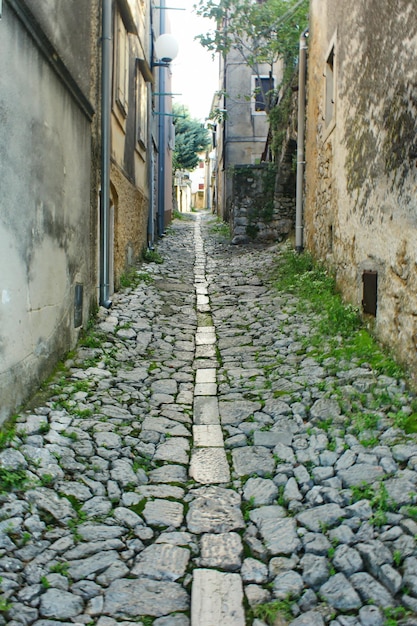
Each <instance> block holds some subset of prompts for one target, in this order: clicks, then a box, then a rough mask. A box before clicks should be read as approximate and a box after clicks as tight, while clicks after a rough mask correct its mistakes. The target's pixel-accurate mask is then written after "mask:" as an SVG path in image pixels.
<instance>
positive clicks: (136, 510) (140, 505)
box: [130, 498, 146, 515]
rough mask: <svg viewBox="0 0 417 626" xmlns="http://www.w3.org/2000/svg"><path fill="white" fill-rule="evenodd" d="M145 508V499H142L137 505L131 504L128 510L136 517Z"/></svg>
mask: <svg viewBox="0 0 417 626" xmlns="http://www.w3.org/2000/svg"><path fill="white" fill-rule="evenodd" d="M145 506H146V498H142V500H141V501H140V502H138V503H137V504H132V505H131V506H130V510H131V511H133V512H134V513H136V515H142V513H143V510H144V508H145Z"/></svg>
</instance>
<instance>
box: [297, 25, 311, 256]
mask: <svg viewBox="0 0 417 626" xmlns="http://www.w3.org/2000/svg"><path fill="white" fill-rule="evenodd" d="M307 35H308V28H307V29H306V30H305V31H304V32H303V33H302V35H301V37H300V56H299V63H298V130H297V185H296V205H295V249H296V251H297V252H302V251H303V183H304V166H305V157H304V134H305V108H306V60H307Z"/></svg>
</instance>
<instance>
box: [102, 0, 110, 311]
mask: <svg viewBox="0 0 417 626" xmlns="http://www.w3.org/2000/svg"><path fill="white" fill-rule="evenodd" d="M111 18H112V0H103V3H102V27H101V28H102V31H101V55H102V56H101V198H100V305H101V306H104V307H105V308H106V309H108V308H110V307H111V305H112V302H111V300H110V298H109V283H110V280H109V266H110V259H109V221H110V215H109V209H110V114H111V21H112V19H111Z"/></svg>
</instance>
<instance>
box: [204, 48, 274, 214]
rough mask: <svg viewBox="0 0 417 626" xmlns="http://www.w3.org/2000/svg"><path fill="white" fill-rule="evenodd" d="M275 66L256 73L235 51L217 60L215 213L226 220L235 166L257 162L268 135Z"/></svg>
mask: <svg viewBox="0 0 417 626" xmlns="http://www.w3.org/2000/svg"><path fill="white" fill-rule="evenodd" d="M277 72H278V67H275V66H274V68H273V72H271V66H270V65H267V64H265V65H260V66H259V67H258V71H257V72H256V73H255V71H254V70H253V69H252V68H251V67H250V66H249V65H248V64H247V62H246V60H245V59H244V57H243V56H242V54H241V52H239V50H238V49H232V50H230V52H228V53H227V54H224V55H223V56H222V57H221V59H220V81H219V95H218V96H217V98H216V99H215V101H214V103H213V110H214V111H215V112H216V114H217V123H216V153H217V165H216V188H215V192H214V196H215V201H216V207H217V213H218V215H219V217H222V218H223V219H224V220H225V221H228V220H229V218H230V208H231V202H232V198H233V176H232V173H231V169H230V168H233V167H234V166H236V165H250V164H252V165H256V164H258V163H260V161H261V158H262V154H263V152H264V150H265V144H266V140H267V136H268V130H269V121H268V117H267V113H266V109H267V102H266V98H267V95H266V94H267V93H268V92H269V91H271V90H272V89H274V87H275V86H276V85H278V84H279V82H280V78H281V77H280V76H277Z"/></svg>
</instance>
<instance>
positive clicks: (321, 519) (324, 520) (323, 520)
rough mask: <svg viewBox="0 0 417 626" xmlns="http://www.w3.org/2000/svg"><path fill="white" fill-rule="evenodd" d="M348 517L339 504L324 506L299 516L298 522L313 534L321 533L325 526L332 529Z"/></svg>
mask: <svg viewBox="0 0 417 626" xmlns="http://www.w3.org/2000/svg"><path fill="white" fill-rule="evenodd" d="M345 516H346V513H345V512H344V510H343V509H342V508H341V507H340V506H339V505H338V504H323V505H322V506H317V507H315V508H313V509H311V510H310V511H305V512H303V513H299V514H298V515H297V520H298V521H299V522H300V524H302V525H303V526H305V527H306V528H308V529H309V530H312V531H313V532H319V531H320V530H321V529H322V528H323V526H324V527H329V526H330V527H331V526H334V525H335V524H336V523H337V522H339V521H340V520H341V519H343V518H344V517H345Z"/></svg>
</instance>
